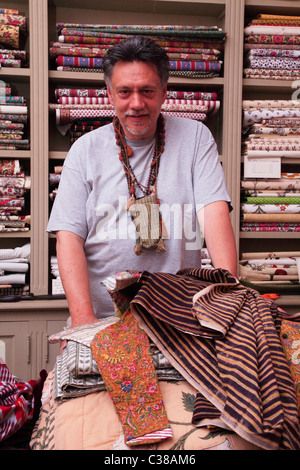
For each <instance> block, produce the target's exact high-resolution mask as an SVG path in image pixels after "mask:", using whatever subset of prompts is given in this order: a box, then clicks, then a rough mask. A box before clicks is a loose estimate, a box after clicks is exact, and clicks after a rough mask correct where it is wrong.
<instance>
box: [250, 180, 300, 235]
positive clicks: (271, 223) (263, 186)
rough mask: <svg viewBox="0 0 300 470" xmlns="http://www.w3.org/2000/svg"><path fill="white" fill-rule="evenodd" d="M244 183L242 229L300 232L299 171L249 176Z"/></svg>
mask: <svg viewBox="0 0 300 470" xmlns="http://www.w3.org/2000/svg"><path fill="white" fill-rule="evenodd" d="M241 186H242V196H241V198H242V204H241V210H242V214H241V216H242V218H241V231H242V232H300V173H281V178H278V179H272V178H271V179H262V180H258V179H247V180H243V181H242V182H241Z"/></svg>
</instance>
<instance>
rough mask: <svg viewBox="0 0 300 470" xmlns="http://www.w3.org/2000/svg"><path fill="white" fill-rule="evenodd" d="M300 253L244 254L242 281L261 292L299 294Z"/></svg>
mask: <svg viewBox="0 0 300 470" xmlns="http://www.w3.org/2000/svg"><path fill="white" fill-rule="evenodd" d="M299 273H300V252H299V251H288V252H284V251H281V252H276V253H268V252H258V253H242V255H241V259H240V281H241V283H242V284H244V285H248V286H249V287H253V288H254V289H257V290H258V291H259V292H262V293H265V292H269V293H271V292H278V293H290V294H293V293H295V294H296V293H298V294H299V287H300V283H299Z"/></svg>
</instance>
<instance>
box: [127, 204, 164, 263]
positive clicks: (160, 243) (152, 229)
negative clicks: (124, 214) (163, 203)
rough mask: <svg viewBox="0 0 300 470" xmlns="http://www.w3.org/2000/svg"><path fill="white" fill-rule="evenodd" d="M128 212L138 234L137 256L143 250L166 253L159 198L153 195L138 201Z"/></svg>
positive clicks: (135, 250)
mask: <svg viewBox="0 0 300 470" xmlns="http://www.w3.org/2000/svg"><path fill="white" fill-rule="evenodd" d="M128 210H129V212H130V214H131V216H132V220H133V221H134V223H135V226H136V232H137V241H136V245H135V248H134V252H135V254H136V255H140V254H141V253H142V250H143V248H145V249H149V248H156V251H158V252H165V251H166V247H165V243H164V240H163V238H162V221H161V214H160V211H159V201H158V199H157V197H156V196H155V195H152V196H145V197H142V198H139V199H136V200H135V201H134V204H131V205H130V207H129V209H128Z"/></svg>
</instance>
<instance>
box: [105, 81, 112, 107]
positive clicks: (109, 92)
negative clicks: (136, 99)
mask: <svg viewBox="0 0 300 470" xmlns="http://www.w3.org/2000/svg"><path fill="white" fill-rule="evenodd" d="M106 89H107V96H108V98H109V101H110V103H111V104H114V99H113V95H112V92H111V89H110V88H109V86H108V85H107V86H106Z"/></svg>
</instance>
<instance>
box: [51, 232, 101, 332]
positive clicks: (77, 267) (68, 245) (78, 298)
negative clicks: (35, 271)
mask: <svg viewBox="0 0 300 470" xmlns="http://www.w3.org/2000/svg"><path fill="white" fill-rule="evenodd" d="M56 240H57V242H56V250H57V262H58V268H59V273H60V277H61V280H62V284H63V287H64V290H65V293H66V297H67V300H68V306H69V311H70V315H71V320H72V327H75V326H78V325H84V324H86V323H91V322H93V321H96V318H95V315H94V311H93V306H92V301H91V295H90V286H89V276H88V268H87V262H86V257H85V253H84V240H83V238H81V237H79V236H78V235H76V234H74V233H72V232H67V231H64V230H61V231H58V232H56Z"/></svg>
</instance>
